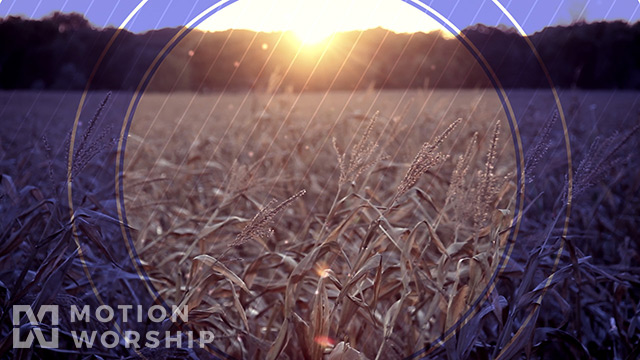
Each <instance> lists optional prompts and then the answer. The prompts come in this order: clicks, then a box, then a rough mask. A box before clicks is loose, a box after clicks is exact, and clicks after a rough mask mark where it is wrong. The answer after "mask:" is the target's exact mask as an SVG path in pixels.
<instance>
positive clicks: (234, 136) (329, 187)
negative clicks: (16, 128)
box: [70, 3, 571, 358]
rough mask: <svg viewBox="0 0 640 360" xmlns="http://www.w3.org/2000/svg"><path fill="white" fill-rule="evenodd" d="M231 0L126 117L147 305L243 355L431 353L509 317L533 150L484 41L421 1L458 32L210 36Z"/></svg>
mask: <svg viewBox="0 0 640 360" xmlns="http://www.w3.org/2000/svg"><path fill="white" fill-rule="evenodd" d="M229 4H231V3H225V4H221V5H217V6H212V7H211V8H209V9H208V10H207V11H205V12H203V13H201V14H199V15H198V16H196V17H195V18H194V19H193V20H192V21H191V22H190V23H189V24H187V25H188V26H187V27H186V28H183V29H179V30H176V31H175V34H174V36H173V38H172V39H171V41H170V42H169V43H167V44H166V46H165V47H164V48H163V50H162V51H161V52H160V53H159V54H158V55H157V57H156V60H155V61H154V62H153V63H152V65H151V66H150V67H149V68H148V69H146V72H145V73H144V76H143V77H142V80H141V81H140V83H139V85H138V87H137V89H136V90H135V92H134V94H133V99H132V101H131V103H130V105H129V108H128V110H127V114H126V116H125V122H124V124H123V128H122V132H121V139H120V143H119V154H118V164H117V170H118V171H117V173H118V174H122V176H118V179H117V189H116V193H117V196H118V201H119V203H118V205H119V209H118V211H119V214H120V217H121V220H122V221H123V224H126V225H123V227H122V232H123V235H124V236H125V237H126V241H125V244H126V246H127V249H128V251H129V254H130V256H131V258H132V261H134V264H136V266H137V270H138V274H139V275H140V276H141V277H143V278H144V279H146V280H147V284H148V290H149V293H150V294H151V295H152V296H153V297H154V298H155V299H157V300H158V301H160V302H162V303H163V304H164V305H165V306H169V307H170V306H178V307H186V308H188V311H189V314H190V317H189V322H188V324H187V325H188V326H189V327H190V328H192V329H194V330H196V331H197V330H204V329H214V333H215V334H216V342H215V347H216V349H215V351H216V353H218V354H227V355H229V356H231V357H237V358H243V357H247V356H267V357H270V358H276V357H278V356H279V355H281V354H283V353H287V350H286V349H287V348H289V349H299V351H303V352H304V355H305V356H308V357H311V358H318V357H320V356H322V354H337V355H345V354H351V355H353V354H361V355H363V356H366V357H368V358H376V357H380V356H383V357H407V356H409V355H410V354H413V355H411V356H412V357H423V356H428V355H429V354H430V353H432V352H434V351H437V350H438V349H440V348H442V346H441V345H443V344H445V343H446V342H447V341H450V340H451V339H454V340H455V338H456V336H462V335H463V334H464V331H465V329H466V328H467V327H468V326H470V325H473V322H474V319H477V318H478V317H482V316H484V315H486V313H487V312H488V311H489V310H494V309H496V308H497V307H498V306H500V301H501V300H500V299H499V298H495V296H494V291H493V290H494V289H495V287H496V286H498V285H497V278H498V275H500V274H501V273H503V272H504V271H505V270H508V269H509V266H510V261H511V254H512V251H513V249H514V245H516V244H517V241H516V236H517V234H518V231H519V228H520V226H521V223H522V221H523V209H524V206H525V201H524V199H525V184H526V183H527V181H526V180H527V176H528V174H527V173H526V171H525V170H526V167H525V159H524V156H523V153H524V151H525V150H527V149H525V148H523V144H522V141H521V138H520V136H521V135H520V129H519V122H518V115H519V112H518V110H517V109H516V110H514V108H513V106H512V104H511V99H512V98H517V96H518V94H517V93H514V92H510V93H509V94H508V93H507V92H506V91H505V90H504V89H503V88H502V86H501V79H500V78H499V77H498V76H496V74H495V73H494V71H493V67H492V64H490V63H489V62H487V60H485V59H484V57H483V56H482V52H481V51H479V50H478V48H477V47H476V46H475V45H474V42H473V40H472V39H469V38H468V37H467V36H466V35H465V33H461V32H460V31H459V30H458V29H457V28H456V27H455V25H454V24H453V23H451V22H450V21H449V20H447V19H446V18H445V17H443V16H442V15H441V14H439V13H438V12H436V11H435V10H434V9H432V8H429V7H426V6H425V5H423V4H421V3H411V5H413V6H415V7H416V8H417V10H415V11H419V10H420V11H423V12H425V13H426V15H425V17H426V16H430V17H431V18H432V19H433V20H435V21H436V22H438V23H439V24H440V25H441V26H442V29H443V31H447V32H448V33H450V34H452V35H454V36H455V37H452V36H441V35H440V34H438V33H430V34H420V33H416V34H412V35H409V34H396V33H393V32H391V31H386V30H380V29H377V30H371V31H366V32H362V31H360V32H350V33H331V34H330V35H328V36H324V37H319V36H318V37H314V40H313V41H311V35H309V34H307V35H308V36H307V37H306V38H303V37H302V36H301V35H300V34H301V32H299V33H288V32H279V33H249V32H246V31H238V30H229V31H226V32H219V33H207V32H203V31H199V30H198V29H197V28H196V27H197V26H198V25H199V24H200V23H202V21H204V20H205V19H206V18H207V17H209V16H211V15H212V14H214V13H215V12H217V11H218V10H220V9H222V8H224V7H225V6H227V5H229ZM405 6H406V5H405ZM501 10H503V11H505V12H506V10H505V9H504V8H501ZM222 15H223V13H222V12H221V14H219V15H214V16H222ZM507 15H508V14H507ZM509 17H510V16H509ZM510 19H512V17H510ZM515 25H516V27H518V26H517V24H515ZM116 36H117V34H116ZM521 41H528V40H527V39H526V37H525V38H522V40H521ZM435 42H443V43H444V44H445V46H439V47H438V49H439V51H446V52H447V53H446V55H442V54H439V56H438V57H437V59H438V60H437V61H436V60H432V58H435V57H434V56H431V54H430V53H429V51H428V50H427V51H426V52H425V54H424V55H423V56H422V57H419V58H415V57H412V56H410V55H408V54H409V52H406V49H408V48H411V47H416V46H423V45H424V44H428V43H435ZM528 45H529V46H530V47H531V50H532V53H533V54H536V56H537V53H536V52H535V48H534V47H533V46H532V44H530V43H528ZM505 51H508V49H507V50H505ZM389 54H393V55H392V56H389ZM537 58H538V60H539V56H538V57H537ZM389 59H391V60H389ZM441 59H445V61H444V62H443V61H441ZM469 64H471V65H469ZM194 68H197V69H200V70H202V69H206V70H205V71H198V72H197V74H198V76H199V77H198V78H194V75H192V74H191V73H190V71H191V70H192V69H194ZM540 68H541V72H542V73H545V71H546V70H545V68H544V64H542V63H540ZM412 69H413V70H412ZM424 69H428V70H429V73H427V74H425V73H421V71H424ZM447 72H455V73H457V74H459V76H460V78H462V79H465V81H469V79H474V81H476V82H477V84H478V86H479V88H478V89H462V88H461V86H458V85H456V84H450V85H449V84H442V83H440V81H441V76H440V75H441V74H443V73H447ZM203 73H204V74H205V76H204V77H202V74H203ZM381 74H382V75H381ZM407 74H408V75H407ZM374 75H375V76H374ZM403 76H404V77H406V76H409V77H410V78H409V79H401V80H402V81H400V80H399V79H400V77H403ZM194 81H195V82H196V83H198V84H199V85H198V87H197V91H196V92H180V91H174V89H178V88H181V87H180V84H181V83H182V82H189V83H193V82H194ZM416 82H419V86H416ZM397 84H409V85H405V86H404V87H402V86H398V85H397ZM486 84H490V85H491V86H492V87H493V88H491V87H489V88H487V87H480V86H482V85H486ZM449 86H450V88H449V89H442V87H449ZM550 86H551V88H552V90H551V94H552V97H551V101H550V106H552V107H553V106H554V105H555V106H557V107H558V108H559V117H560V120H561V122H562V125H563V126H564V117H563V115H562V110H561V108H560V106H559V101H558V100H557V95H556V94H555V91H554V90H553V84H552V83H550ZM528 145H529V146H531V144H528ZM72 147H73V146H72ZM567 150H568V143H567ZM568 153H569V152H568ZM568 174H571V171H570V162H569V171H568ZM568 184H569V187H568V189H569V190H568V193H569V195H568V196H567V198H568V199H571V195H570V194H571V177H570V176H569V178H568ZM70 199H71V195H70ZM564 209H565V210H566V213H567V214H568V212H569V210H570V201H567V205H566V206H565V207H564ZM72 213H73V212H72ZM563 215H564V213H558V219H557V220H556V221H558V222H560V223H561V222H562V216H563ZM564 226H565V229H566V226H567V222H566V221H565V223H564ZM131 229H136V231H135V232H133V231H131ZM565 231H566V230H565ZM557 251H558V252H557V254H559V253H560V252H562V246H561V247H560V248H559V249H558V250H557ZM549 281H551V279H550V280H549ZM543 294H544V292H541V293H540V297H541V296H542V295H543ZM487 309H489V310H487ZM534 315H535V313H532V315H531V316H529V317H527V319H526V321H525V323H524V324H523V325H522V327H521V329H523V328H524V327H526V326H527V322H529V321H530V320H531V319H532V318H533V317H534ZM517 335H519V333H518V334H517ZM459 343H460V342H458V344H459ZM506 348H508V344H507V346H505V349H506ZM407 351H409V354H408V353H407ZM337 355H336V356H337ZM345 356H347V355H345Z"/></svg>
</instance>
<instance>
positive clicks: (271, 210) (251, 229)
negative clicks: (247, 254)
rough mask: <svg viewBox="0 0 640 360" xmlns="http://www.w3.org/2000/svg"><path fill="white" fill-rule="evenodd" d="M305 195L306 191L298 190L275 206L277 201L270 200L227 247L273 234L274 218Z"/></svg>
mask: <svg viewBox="0 0 640 360" xmlns="http://www.w3.org/2000/svg"><path fill="white" fill-rule="evenodd" d="M304 194H306V190H300V191H298V192H297V193H296V194H295V195H293V196H291V197H289V198H288V199H286V200H284V201H283V202H281V203H280V204H278V205H276V203H277V201H276V200H275V199H274V200H271V201H269V203H267V205H266V206H265V207H264V208H263V209H262V210H260V211H259V212H258V213H257V214H256V215H255V216H254V217H253V219H251V221H250V222H249V224H248V225H247V226H245V227H244V229H242V231H241V232H240V233H239V234H238V235H237V236H236V238H235V240H234V241H233V242H232V243H231V244H229V246H230V247H231V246H239V245H242V244H244V243H245V242H247V241H249V240H251V239H254V238H262V239H264V238H267V237H269V236H271V234H272V233H273V229H271V225H272V224H273V222H274V220H275V218H276V216H277V215H278V214H280V213H281V212H282V211H283V210H284V209H286V208H287V207H288V206H289V205H291V203H292V202H293V201H294V200H295V199H297V198H299V197H301V196H303V195H304Z"/></svg>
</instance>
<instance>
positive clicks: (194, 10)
mask: <svg viewBox="0 0 640 360" xmlns="http://www.w3.org/2000/svg"><path fill="white" fill-rule="evenodd" d="M239 1H241V2H244V1H252V0H239ZM307 1H313V0H307ZM389 1H390V2H393V1H397V2H398V3H399V2H400V1H401V0H389ZM416 1H419V0H416ZM499 1H500V3H501V4H502V5H503V6H504V7H505V8H507V10H508V11H509V12H510V13H511V14H512V15H513V17H514V18H515V19H516V21H517V22H518V23H519V24H520V25H521V26H522V28H523V29H524V30H525V32H527V33H529V34H531V33H534V32H536V31H538V30H541V29H542V28H544V27H545V26H548V25H558V24H568V23H570V22H571V21H572V20H575V19H585V20H587V21H598V20H618V19H623V20H626V21H629V22H636V21H638V20H640V1H639V0H608V1H607V0H499ZM217 2H218V0H148V1H147V3H145V5H144V6H143V7H142V9H141V11H140V12H139V14H138V15H137V16H136V17H134V18H133V20H132V22H130V23H129V24H128V25H127V26H126V28H127V29H129V30H130V31H134V32H140V31H145V30H149V29H157V28H162V27H172V26H178V25H185V24H187V23H188V22H189V21H190V20H191V19H193V17H195V16H196V15H197V14H199V13H200V12H202V11H203V10H204V9H206V8H208V7H210V6H211V5H213V4H215V3H217ZM139 3H140V0H0V16H1V17H5V16H7V15H22V16H26V17H30V18H35V19H38V18H41V17H42V16H45V15H48V14H50V13H51V12H53V11H56V10H59V11H63V12H72V11H74V12H78V13H81V14H84V15H85V17H87V18H88V19H89V20H90V21H91V22H92V23H93V24H95V25H97V26H109V25H113V26H117V25H119V24H120V23H122V21H123V20H124V19H125V18H126V17H127V15H128V14H129V13H130V12H131V11H132V10H133V9H134V8H135V7H136V6H137V5H138V4H139ZM423 3H425V4H427V5H429V6H431V7H432V8H434V9H435V10H436V11H438V12H439V13H440V14H442V15H443V16H444V17H446V18H447V19H449V20H450V21H451V22H452V23H454V24H455V25H456V26H457V27H458V28H461V29H462V28H464V27H466V26H468V25H472V24H476V23H483V24H486V25H497V24H501V23H502V24H505V25H508V26H510V25H511V23H510V21H509V19H508V17H507V16H505V15H504V14H503V13H502V12H501V11H500V9H499V8H498V7H497V6H496V5H495V4H494V3H493V1H492V0H464V1H462V0H446V1H443V0H423ZM399 5H402V4H399ZM230 6H234V4H231V5H230ZM416 11H417V10H416ZM353 16H357V12H355V13H353ZM392 30H393V29H392Z"/></svg>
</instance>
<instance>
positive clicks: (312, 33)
mask: <svg viewBox="0 0 640 360" xmlns="http://www.w3.org/2000/svg"><path fill="white" fill-rule="evenodd" d="M333 33H334V31H332V30H329V29H325V28H322V27H317V28H314V27H308V26H306V27H300V28H297V29H293V34H294V35H295V36H296V37H297V38H298V40H300V42H301V43H302V45H315V44H319V43H321V42H322V41H324V40H325V39H327V38H329V37H330V36H331V35H333Z"/></svg>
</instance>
